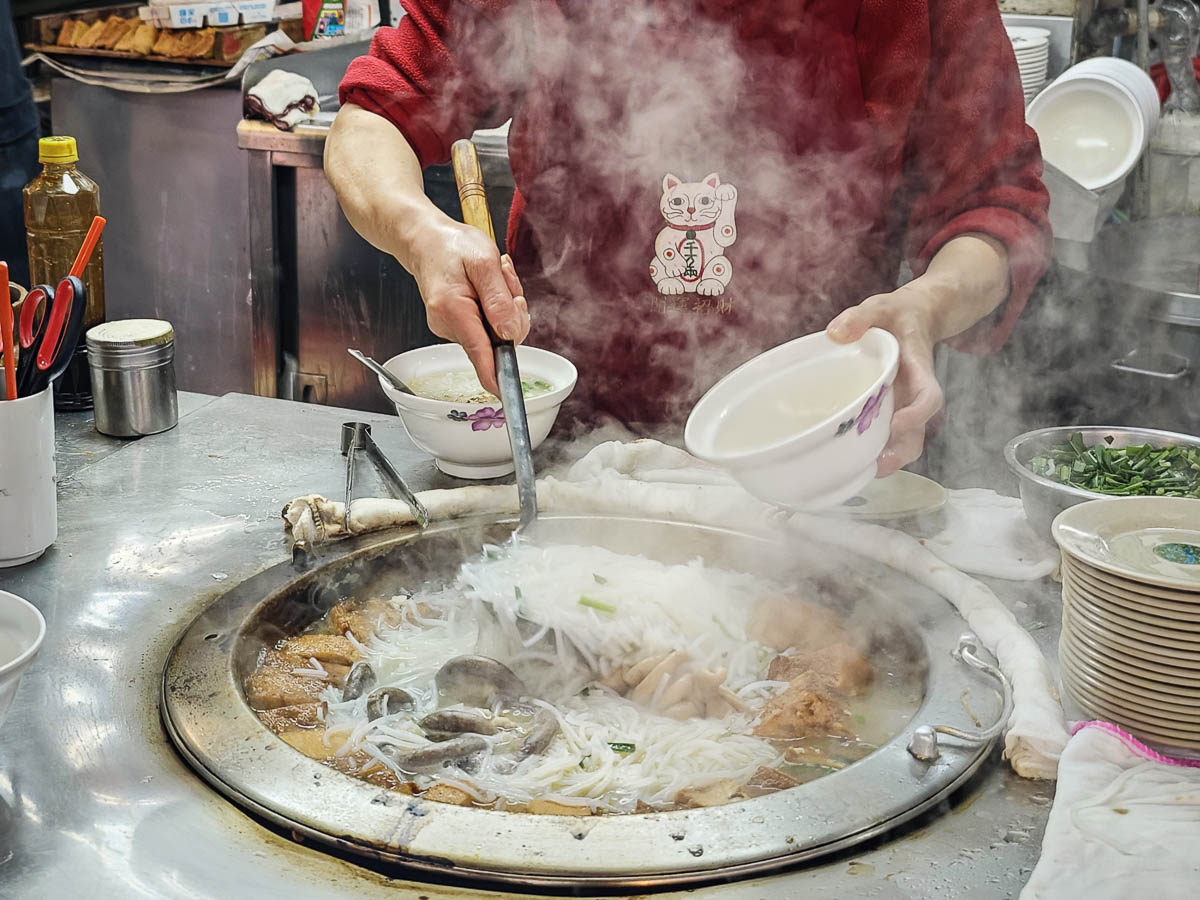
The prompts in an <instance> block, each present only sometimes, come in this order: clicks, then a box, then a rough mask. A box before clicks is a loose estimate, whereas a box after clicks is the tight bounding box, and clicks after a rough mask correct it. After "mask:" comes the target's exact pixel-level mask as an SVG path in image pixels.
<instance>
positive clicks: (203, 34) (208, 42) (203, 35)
mask: <svg viewBox="0 0 1200 900" xmlns="http://www.w3.org/2000/svg"><path fill="white" fill-rule="evenodd" d="M216 41H217V31H216V29H215V28H201V29H199V30H197V31H189V32H187V33H186V34H185V35H184V36H183V39H182V40H181V41H180V42H179V51H180V53H182V55H183V56H184V57H186V58H188V59H207V58H208V57H210V56H212V53H213V46H214V45H215V44H216Z"/></svg>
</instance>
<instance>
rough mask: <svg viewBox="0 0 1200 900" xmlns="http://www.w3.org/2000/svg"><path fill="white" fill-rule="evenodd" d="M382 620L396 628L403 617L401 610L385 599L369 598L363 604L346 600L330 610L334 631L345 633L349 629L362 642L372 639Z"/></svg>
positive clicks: (340, 633) (330, 620)
mask: <svg viewBox="0 0 1200 900" xmlns="http://www.w3.org/2000/svg"><path fill="white" fill-rule="evenodd" d="M381 621H382V622H383V624H384V625H386V626H387V627H389V628H395V627H397V626H398V625H400V624H401V622H402V621H403V617H402V616H401V613H400V610H398V609H396V608H395V607H394V606H391V605H390V604H388V603H387V602H386V601H384V600H368V601H367V602H366V603H365V604H363V605H361V606H360V605H359V604H357V603H353V602H351V601H348V600H346V601H342V602H341V603H339V604H337V606H335V607H333V609H331V610H329V625H330V627H331V628H332V629H333V631H334V633H335V634H339V635H344V634H345V633H346V632H347V631H348V632H350V633H351V634H352V635H354V638H355V640H357V641H359V642H360V643H366V641H368V640H369V639H370V637H371V635H372V634H374V633H375V627H376V625H377V624H378V623H379V622H381Z"/></svg>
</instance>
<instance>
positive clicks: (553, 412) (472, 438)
mask: <svg viewBox="0 0 1200 900" xmlns="http://www.w3.org/2000/svg"><path fill="white" fill-rule="evenodd" d="M517 364H518V366H519V367H520V370H521V388H522V393H524V395H525V413H526V417H527V418H528V420H529V438H530V442H531V443H532V446H533V449H535V450H536V449H537V448H538V445H540V444H541V443H542V441H544V440H545V439H546V435H548V434H549V433H550V429H551V428H552V427H554V420H555V419H557V418H558V411H559V409H560V408H561V407H562V404H563V401H564V400H566V399H567V397H568V396H570V394H571V391H572V390H574V388H575V381H576V378H577V377H578V376H577V373H576V371H575V366H573V365H572V364H571V362H570V361H569V360H567V359H565V358H563V357H561V356H559V355H558V354H556V353H551V352H549V351H548V350H539V349H538V348H536V347H524V346H522V347H518V348H517ZM384 367H385V368H386V369H387V370H388V371H389V372H392V373H394V374H395V375H397V376H398V377H399V378H400V380H401V381H403V382H404V383H405V384H407V385H408V387H409V389H411V390H412V391H413V394H404V393H401V392H400V391H397V390H396V389H395V388H393V387H392V386H391V385H389V384H387V383H386V382H385V381H384V380H383V379H382V378H380V379H379V386H380V387H381V388H382V389H383V392H384V393H385V394H387V397H388V399H389V400H391V401H392V403H393V405H394V406H395V407H396V413H397V414H398V415H399V416H400V421H401V422H403V423H404V428H405V430H407V431H408V436H409V437H410V438H411V439H412V442H413V443H414V444H416V445H417V446H418V447H420V448H421V449H422V450H424V451H425V452H426V453H428V454H429V455H430V456H432V457H433V460H434V462H435V463H436V464H437V467H438V468H439V469H441V470H442V471H443V472H445V473H446V474H447V475H453V476H454V477H456V478H469V479H484V478H499V477H501V476H504V475H508V474H509V473H510V472H512V471H513V460H512V448H511V447H510V446H509V441H508V424H507V422H506V420H505V416H504V408H503V406H501V404H500V401H499V399H497V398H496V397H495V396H493V395H492V394H490V393H488V392H487V391H485V390H484V389H483V386H482V385H481V384H480V383H479V378H478V377H477V376H476V375H475V371H474V369H473V368H472V367H471V361H470V360H469V359H468V358H467V354H466V351H464V350H463V348H462V347H460V346H459V345H458V344H437V345H435V346H432V347H418V348H417V349H416V350H409V351H408V352H407V353H401V354H400V355H399V356H393V357H392V358H391V359H389V360H388V361H387V362H386V363H384Z"/></svg>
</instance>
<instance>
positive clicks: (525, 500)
mask: <svg viewBox="0 0 1200 900" xmlns="http://www.w3.org/2000/svg"><path fill="white" fill-rule="evenodd" d="M450 158H451V160H452V161H453V163H454V178H455V180H456V181H457V182H458V199H459V201H460V202H461V203H462V211H463V221H464V222H465V223H466V224H468V225H474V226H475V227H476V228H478V229H479V230H480V231H482V232H483V233H484V234H486V235H487V236H488V237H490V238H491V239H492V240H493V241H495V240H496V232H495V231H494V230H493V229H492V214H491V212H489V210H488V205H487V194H486V193H485V191H484V188H483V171H482V170H481V169H480V167H479V156H478V154H476V152H475V145H474V144H472V143H471V142H470V141H469V140H463V141H457V142H455V144H454V146H453V147H451V148H450ZM480 318H481V319H482V320H483V327H484V329H485V330H486V331H487V335H488V337H489V338H490V339H491V342H492V347H493V348H494V349H495V353H496V380H497V381H498V382H499V384H500V405H501V406H502V407H503V408H504V422H505V425H506V426H507V428H508V442H509V445H510V446H511V447H512V454H513V466H514V468H515V469H516V477H517V497H518V498H519V500H520V502H521V523H520V525H518V526H517V531H525V530H527V529H528V528H529V527H530V526H531V525H532V524H533V523H534V522H536V521H537V488H536V486H535V480H534V471H533V444H532V442H531V441H530V439H529V420H528V419H527V418H526V416H525V395H524V393H522V391H521V372H520V369H518V367H517V346H516V344H514V343H513V342H512V341H502V340H501V339H500V337H499V336H498V335H497V334H496V332H495V331H493V330H492V326H491V324H490V323H489V322H488V320H487V316H486V315H483V314H482V310H481V311H480Z"/></svg>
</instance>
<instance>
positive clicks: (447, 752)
mask: <svg viewBox="0 0 1200 900" xmlns="http://www.w3.org/2000/svg"><path fill="white" fill-rule="evenodd" d="M487 745H488V742H487V741H485V740H484V739H483V738H481V737H480V736H479V735H477V734H464V735H460V736H459V737H456V738H454V739H453V740H449V741H443V742H442V743H440V744H432V745H431V746H429V747H422V748H421V749H420V750H413V751H412V752H411V753H404V752H403V751H402V750H400V748H399V747H396V746H395V745H394V744H385V745H384V746H382V747H380V749H381V750H382V751H383V752H384V753H386V754H388V756H390V757H391V758H392V759H394V760H395V761H396V764H397V765H399V766H400V768H402V769H405V770H410V769H422V768H425V767H427V766H433V765H437V764H438V763H443V762H446V760H450V759H454V760H461V759H464V758H466V757H468V756H472V755H474V754H476V753H479V752H480V751H482V750H486V749H487Z"/></svg>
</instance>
